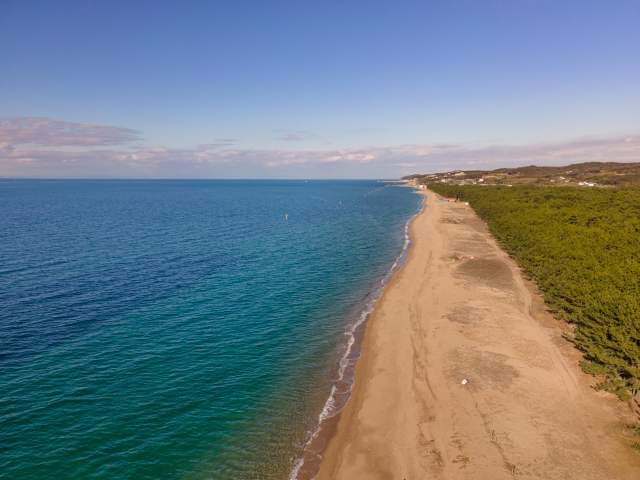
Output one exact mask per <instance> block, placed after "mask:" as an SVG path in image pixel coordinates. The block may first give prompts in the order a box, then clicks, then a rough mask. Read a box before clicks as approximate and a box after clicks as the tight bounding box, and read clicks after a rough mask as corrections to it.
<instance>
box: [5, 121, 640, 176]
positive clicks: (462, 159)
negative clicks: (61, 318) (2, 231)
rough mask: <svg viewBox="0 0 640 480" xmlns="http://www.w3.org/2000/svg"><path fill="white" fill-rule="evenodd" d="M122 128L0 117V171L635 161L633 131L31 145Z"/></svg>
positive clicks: (261, 171) (402, 168) (365, 168)
mask: <svg viewBox="0 0 640 480" xmlns="http://www.w3.org/2000/svg"><path fill="white" fill-rule="evenodd" d="M139 135H140V133H139V132H136V131H135V130H131V129H127V128H122V127H108V126H102V125H88V124H75V123H70V122H64V121H60V120H51V119H41V118H33V117H27V118H22V119H9V120H7V119H5V120H2V121H0V176H3V177H58V178H60V177H74V178H81V177H85V178H86V177H135V178H140V177H154V176H160V177H164V178H166V177H173V178H225V177H236V178H247V177H251V178H383V177H384V178H395V177H400V176H402V175H407V174H409V173H429V172H436V171H443V170H449V169H453V168H460V169H464V170H475V169H493V168H499V167H508V166H513V167H516V166H522V165H528V164H537V165H565V164H570V163H580V162H634V161H640V135H639V136H628V135H627V136H619V137H585V138H580V139H575V140H571V141H567V142H560V143H548V144H545V143H540V144H534V145H510V146H509V145H492V146H473V145H465V144H462V143H460V144H456V143H425V144H408V145H399V146H393V147H375V146H369V147H354V148H344V149H326V150H308V149H307V150H298V151H285V150H267V149H265V150H260V149H234V148H231V147H232V144H231V141H230V140H223V141H219V142H217V143H208V144H201V145H198V146H196V147H193V148H170V147H165V146H146V147H131V148H130V149H129V151H119V150H114V149H99V150H96V149H88V150H84V151H81V152H78V151H61V150H60V149H56V150H46V149H36V148H32V147H31V148H30V147H22V148H18V147H19V146H20V145H29V144H31V145H38V146H52V147H61V146H73V147H94V146H101V147H104V146H115V145H122V144H125V143H128V142H131V141H134V140H138V139H139V138H140V137H139Z"/></svg>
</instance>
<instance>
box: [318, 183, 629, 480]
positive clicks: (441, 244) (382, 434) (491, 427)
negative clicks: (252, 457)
mask: <svg viewBox="0 0 640 480" xmlns="http://www.w3.org/2000/svg"><path fill="white" fill-rule="evenodd" d="M423 193H425V192H423ZM425 195H426V198H427V205H426V208H425V209H424V211H423V213H422V214H421V215H419V216H418V217H417V218H416V220H415V221H414V222H413V225H412V227H411V236H412V240H413V247H412V249H411V251H410V253H409V256H408V259H407V262H406V264H405V265H404V267H402V268H401V269H399V270H398V271H397V272H396V274H395V275H394V277H393V279H392V280H391V282H390V283H389V284H388V285H387V286H386V287H385V289H384V291H383V294H382V296H381V298H380V299H379V300H378V301H377V303H376V305H375V309H374V312H373V313H372V316H371V318H370V319H369V321H368V324H367V327H366V334H365V339H364V341H363V343H362V348H363V350H362V356H361V357H360V359H359V360H358V363H357V365H356V373H355V383H354V387H353V393H352V397H351V399H350V401H349V403H348V404H347V406H346V408H345V409H344V410H343V411H342V413H341V414H340V417H339V419H338V422H337V425H336V428H335V429H334V433H333V435H332V437H331V438H330V440H329V443H328V446H327V448H326V449H325V451H324V453H323V460H322V467H321V470H320V474H319V476H318V478H319V479H346V480H352V479H367V478H372V479H373V478H375V479H407V480H409V479H412V480H413V479H422V478H425V479H426V478H429V479H466V478H468V479H500V478H513V477H514V476H515V477H519V476H521V477H524V476H528V477H533V478H545V479H547V478H550V479H556V478H557V479H566V478H576V479H618V478H619V479H636V478H638V479H640V452H638V451H636V450H633V449H632V448H631V445H632V444H633V443H635V442H636V441H638V440H639V438H640V437H635V438H634V435H633V433H632V432H631V431H629V430H628V429H627V428H626V427H625V425H626V424H628V423H631V422H632V421H633V420H634V417H633V416H632V414H631V412H630V411H629V410H628V408H627V407H626V405H625V404H624V403H622V402H620V401H619V400H618V399H617V398H615V397H614V396H612V395H610V394H608V393H605V392H596V391H595V390H593V389H592V388H591V386H592V385H593V384H594V383H595V382H594V379H593V378H592V377H590V376H588V375H586V374H584V373H583V372H582V371H581V369H580V367H579V365H578V362H579V361H580V358H581V355H580V353H579V352H578V351H577V350H576V349H575V348H573V346H572V345H571V344H570V343H569V342H568V341H566V340H564V339H563V338H562V333H563V332H568V331H569V330H568V327H567V326H566V325H564V324H563V323H562V322H560V321H557V320H555V319H554V318H553V317H552V316H551V315H550V314H549V313H547V311H546V310H545V308H544V303H543V302H542V300H541V298H540V296H539V295H538V294H537V292H536V290H535V287H534V286H533V284H531V283H530V282H528V281H527V280H525V279H523V278H522V275H521V274H520V271H519V269H518V267H517V265H516V264H515V263H514V262H513V261H512V260H511V259H510V258H509V257H508V256H507V255H506V254H505V253H504V252H502V251H501V250H500V249H499V248H498V247H497V245H496V243H495V241H494V239H493V238H492V237H491V235H490V234H489V233H488V232H487V231H486V228H485V225H484V223H483V222H482V221H481V220H479V219H478V218H477V217H476V216H475V214H474V212H473V210H472V209H471V208H470V207H468V206H465V205H464V204H462V203H450V204H449V203H440V202H438V197H437V195H436V194H435V193H433V192H426V193H425ZM463 379H466V380H468V383H467V384H466V385H463V384H462V380H463Z"/></svg>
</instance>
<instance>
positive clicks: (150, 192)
mask: <svg viewBox="0 0 640 480" xmlns="http://www.w3.org/2000/svg"><path fill="white" fill-rule="evenodd" d="M384 185H385V184H384V183H378V182H375V181H309V182H303V181H17V180H16V181H1V182H0V221H1V224H2V229H1V230H0V391H1V392H2V396H1V397H0V445H2V448H1V449H0V477H1V478H87V477H91V478H114V477H117V478H136V479H137V478H216V479H227V478H228V479H232V478H233V479H238V478H282V477H286V476H287V475H288V473H289V472H290V471H291V469H292V468H293V466H294V464H295V461H296V460H297V459H298V458H299V457H300V455H301V453H302V448H303V446H304V445H305V443H306V442H307V440H308V438H309V435H310V432H313V431H314V429H315V428H316V426H317V425H316V424H317V421H318V416H319V414H320V412H321V411H322V409H323V407H324V405H325V402H326V400H327V397H328V395H329V392H330V391H331V388H332V385H333V382H334V381H335V379H336V372H337V370H338V365H339V361H340V359H341V358H342V356H343V354H344V352H345V346H346V343H347V340H348V336H347V335H345V332H346V331H348V330H349V328H350V326H351V325H352V324H353V322H355V321H357V319H358V318H359V314H360V310H361V309H362V308H364V307H365V306H366V305H367V297H368V295H370V294H371V292H375V291H376V290H377V289H378V287H379V284H380V280H381V279H382V278H383V277H384V275H385V273H386V272H388V271H389V268H390V267H391V265H393V263H394V261H395V260H396V259H397V257H398V255H399V254H400V252H401V251H402V248H403V244H404V232H403V229H404V227H405V224H406V222H407V220H408V219H409V218H411V217H412V216H413V215H414V214H415V213H416V212H417V211H418V210H419V208H420V198H421V197H420V196H418V195H415V194H413V193H412V191H411V190H410V189H407V188H400V187H386V188H382V189H380V190H377V191H375V192H374V193H369V192H371V191H373V190H375V189H379V188H381V187H384ZM365 194H367V196H365ZM340 202H342V203H341V204H340ZM285 215H288V220H285ZM369 298H370V297H369Z"/></svg>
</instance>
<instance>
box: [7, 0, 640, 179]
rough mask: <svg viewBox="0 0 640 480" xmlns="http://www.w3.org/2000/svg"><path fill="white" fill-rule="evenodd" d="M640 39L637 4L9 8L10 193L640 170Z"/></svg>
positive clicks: (47, 5)
mask: <svg viewBox="0 0 640 480" xmlns="http://www.w3.org/2000/svg"><path fill="white" fill-rule="evenodd" d="M638 25H640V1H637V0H636V1H616V2H604V1H589V0H582V1H544V0H539V1H462V0H459V1H454V0H452V1H439V2H425V1H422V2H403V1H394V2H391V1H386V2H381V1H368V2H359V1H351V2H349V1H341V2H332V1H323V2H314V1H305V2H300V1H297V2H293V1H292V2H275V1H271V2H267V1H263V2H248V1H239V0H238V1H235V2H223V1H217V2H204V1H203V2H167V1H127V2H119V1H109V2H99V1H77V2H64V1H58V2H30V1H24V0H23V1H16V2H14V1H11V0H3V2H2V4H1V5H0V59H1V61H2V68H1V73H0V117H1V118H2V120H0V176H35V177H40V176H44V177H50V176H53V177H67V176H70V177H153V176H159V177H179V178H184V177H186V178H191V177H193V178H205V177H206V178H225V177H236V178H240V177H245V178H246V177H249V178H253V177H257V178H289V177H292V178H314V177H320V178H333V177H336V178H347V177H348V178H354V177H355V178H358V177H360V178H371V177H397V176H400V175H404V174H407V173H412V172H428V171H437V170H446V169H452V168H463V169H470V168H497V167H499V166H506V165H513V166H518V165H522V164H531V163H538V164H566V163H572V162H579V161H592V160H601V161H604V160H612V161H640V156H639V154H640V146H639V144H640V88H639V87H640V28H639V27H638ZM43 119H47V120H43ZM109 129H112V130H109ZM98 130H99V132H100V133H99V134H98V135H97V136H96V132H97V131H98ZM118 132H119V133H118ZM123 132H126V133H123ZM105 135H106V136H105ZM118 135H120V136H118ZM43 138H44V139H45V140H43ZM52 138H56V140H51V139H52Z"/></svg>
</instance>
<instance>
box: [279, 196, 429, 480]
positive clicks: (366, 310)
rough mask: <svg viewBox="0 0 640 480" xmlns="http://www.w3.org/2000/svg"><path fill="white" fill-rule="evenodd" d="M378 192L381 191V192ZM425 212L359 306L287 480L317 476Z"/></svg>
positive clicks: (406, 231)
mask: <svg viewBox="0 0 640 480" xmlns="http://www.w3.org/2000/svg"><path fill="white" fill-rule="evenodd" d="M386 186H388V185H385V187H386ZM402 186H405V185H402ZM405 187H406V186H405ZM382 188H384V187H382ZM411 188H412V190H414V191H415V192H414V193H419V191H418V190H417V189H414V188H413V187H411ZM378 190H381V188H380V189H378ZM424 208H425V203H424V202H422V205H421V207H420V210H419V211H418V212H417V213H416V214H414V215H413V216H412V217H411V218H409V219H408V220H407V222H406V223H405V226H404V232H403V233H404V243H403V247H402V250H401V252H400V254H399V255H398V257H397V258H396V260H395V261H394V263H393V264H392V265H391V267H390V268H389V270H388V271H387V273H386V274H385V275H384V276H383V277H382V278H381V279H380V286H379V288H378V289H376V290H373V291H371V292H370V294H369V295H368V298H369V300H368V301H367V302H365V303H363V304H362V308H361V310H360V312H359V315H358V317H357V319H356V320H355V322H353V323H352V324H351V325H350V327H349V329H348V330H347V331H346V332H345V334H346V335H349V340H348V342H347V346H346V349H345V352H344V354H343V357H342V358H341V360H340V362H339V365H340V366H339V368H338V372H337V379H336V381H335V383H334V385H333V387H332V389H331V392H330V393H329V397H328V398H327V400H326V402H325V404H324V407H323V409H322V411H321V413H320V415H319V417H318V423H317V425H316V427H315V429H314V430H313V432H311V433H310V437H309V439H308V441H307V443H306V444H305V446H304V449H303V453H302V456H301V457H300V458H299V459H298V460H297V461H296V463H295V464H294V468H293V470H292V471H291V473H290V474H289V480H307V479H314V478H316V477H317V476H318V474H319V471H320V468H321V463H322V458H323V454H324V450H325V448H326V446H327V444H328V443H329V441H330V440H331V438H332V437H333V436H334V434H335V430H336V426H337V424H338V422H339V420H340V418H341V414H342V411H343V409H344V408H345V407H346V406H347V405H348V402H349V399H350V398H351V396H352V390H353V387H354V377H355V366H356V364H357V362H358V361H359V359H360V357H361V354H362V342H363V341H364V339H365V331H366V328H367V324H368V323H369V320H370V317H371V315H372V312H373V311H374V310H375V305H376V304H377V303H378V301H379V299H380V297H381V296H382V295H383V293H384V290H385V288H386V286H387V285H388V284H389V282H390V281H391V280H393V277H394V276H395V274H396V272H397V271H398V270H400V269H401V268H402V267H403V266H404V264H405V262H406V260H407V258H408V255H409V253H410V251H411V247H412V239H411V235H410V228H411V225H412V224H413V222H414V221H415V220H416V219H417V218H418V217H419V216H420V214H421V213H422V212H423V211H424Z"/></svg>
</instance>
